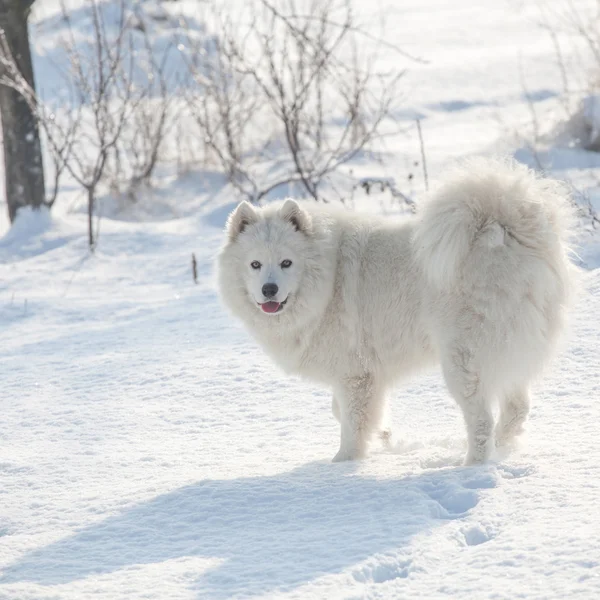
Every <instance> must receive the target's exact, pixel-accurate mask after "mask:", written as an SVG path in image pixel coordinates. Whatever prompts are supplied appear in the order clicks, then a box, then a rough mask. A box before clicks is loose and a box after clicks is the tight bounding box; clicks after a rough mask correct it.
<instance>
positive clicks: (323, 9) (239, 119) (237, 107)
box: [187, 0, 403, 202]
mask: <svg viewBox="0 0 600 600" xmlns="http://www.w3.org/2000/svg"><path fill="white" fill-rule="evenodd" d="M208 11H209V13H210V15H209V17H208V19H207V20H209V21H210V22H212V23H214V29H215V37H214V38H213V39H212V41H211V42H210V43H209V44H208V45H205V42H204V41H203V46H202V47H198V44H197V42H196V40H195V39H193V38H192V37H190V39H189V40H188V45H189V47H190V53H189V61H190V62H189V66H190V71H191V74H192V76H193V80H194V82H195V83H196V86H195V87H194V88H188V93H187V99H188V105H189V109H190V111H191V114H192V115H193V117H194V119H195V121H196V123H197V125H198V127H199V132H200V135H201V136H202V137H203V139H204V141H205V144H206V147H207V152H208V156H209V159H210V160H212V161H214V162H215V163H217V164H218V165H219V166H220V167H221V168H222V169H223V170H224V171H225V172H226V173H227V175H228V178H229V181H230V182H231V183H232V185H234V186H235V187H236V188H237V190H238V191H239V192H240V193H241V194H242V195H243V196H245V197H246V198H248V199H250V200H251V201H253V202H259V201H260V200H261V199H262V198H264V197H265V196H266V195H267V194H269V193H270V192H271V191H273V190H275V189H276V188H279V187H283V186H287V187H288V188H294V189H296V190H298V189H300V190H303V192H304V193H305V194H306V195H308V196H310V197H312V198H314V199H315V200H323V199H324V198H323V196H322V194H321V193H320V190H321V187H322V186H323V184H324V183H325V182H326V181H327V182H329V183H332V178H331V176H332V175H333V174H334V173H336V174H339V173H340V172H341V168H342V167H343V166H344V165H346V164H347V163H349V162H350V161H351V160H352V159H354V158H356V157H357V156H359V155H360V154H361V153H365V152H368V151H370V150H372V149H373V146H374V144H375V142H376V141H377V140H378V139H380V138H381V136H382V129H383V128H382V125H383V123H384V121H385V120H386V119H387V118H388V117H390V116H391V113H392V109H393V106H394V102H396V101H397V100H398V98H399V86H398V83H399V81H400V78H401V76H402V74H403V72H402V71H401V72H382V71H379V70H377V58H378V56H377V44H374V46H375V49H374V50H373V51H365V50H364V48H361V47H360V41H361V37H362V36H368V34H367V32H366V30H364V29H361V27H360V26H359V25H358V24H357V22H356V19H355V16H354V13H353V12H352V8H351V6H350V4H347V3H344V4H342V5H340V4H339V3H337V2H334V1H333V0H313V1H312V2H311V3H310V5H308V6H305V10H304V11H302V10H300V8H299V7H298V6H297V5H296V3H295V2H294V0H288V1H286V2H281V3H279V2H278V3H277V4H275V3H271V2H269V1H268V0H258V1H257V2H253V3H250V4H249V5H248V6H247V7H246V10H245V12H243V13H242V14H237V15H236V18H235V19H234V17H233V16H232V15H233V13H232V12H231V11H225V10H224V9H223V8H221V7H220V5H219V4H218V3H217V2H213V3H211V4H210V5H209V9H208ZM362 41H364V40H362ZM398 52H401V51H400V50H399V49H398Z"/></svg>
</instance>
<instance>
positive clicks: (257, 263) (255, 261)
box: [250, 260, 262, 269]
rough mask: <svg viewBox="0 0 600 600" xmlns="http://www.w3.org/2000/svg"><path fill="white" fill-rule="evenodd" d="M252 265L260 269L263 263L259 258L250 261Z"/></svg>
mask: <svg viewBox="0 0 600 600" xmlns="http://www.w3.org/2000/svg"><path fill="white" fill-rule="evenodd" d="M250 266H251V267H252V268H253V269H260V268H261V267H262V265H261V264H260V263H259V262H258V261H257V260H253V261H252V262H251V263H250Z"/></svg>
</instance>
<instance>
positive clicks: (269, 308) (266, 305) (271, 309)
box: [258, 296, 289, 314]
mask: <svg viewBox="0 0 600 600" xmlns="http://www.w3.org/2000/svg"><path fill="white" fill-rule="evenodd" d="M288 297H289V296H288ZM287 301H288V299H287V298H286V299H285V300H284V301H283V302H273V301H272V300H271V301H270V302H263V303H262V304H261V303H260V302H259V303H258V305H259V306H260V307H261V309H262V311H263V312H266V313H269V314H273V313H276V312H279V311H280V310H282V309H283V307H284V306H285V303H286V302H287Z"/></svg>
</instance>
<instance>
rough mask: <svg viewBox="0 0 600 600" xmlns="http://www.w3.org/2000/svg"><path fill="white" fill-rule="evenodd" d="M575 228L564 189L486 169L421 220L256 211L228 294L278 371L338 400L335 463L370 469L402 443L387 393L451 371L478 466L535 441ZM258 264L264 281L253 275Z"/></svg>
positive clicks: (240, 215) (232, 241)
mask: <svg viewBox="0 0 600 600" xmlns="http://www.w3.org/2000/svg"><path fill="white" fill-rule="evenodd" d="M242 222H243V223H244V225H243V227H241V228H240V223H242ZM570 224H571V206H570V203H569V199H568V196H567V194H566V193H565V191H564V190H563V189H562V187H561V186H560V185H559V184H557V183H556V182H552V181H549V180H545V179H542V178H539V177H537V176H536V175H534V174H533V173H532V172H531V171H528V170H527V169H526V168H525V167H523V166H519V165H516V164H507V163H505V162H500V161H490V160H483V159H479V160H475V161H471V162H468V163H466V164H465V165H464V166H463V167H462V168H459V169H457V170H456V171H455V172H454V173H453V174H451V176H450V177H449V178H448V180H447V181H446V182H445V183H443V184H442V185H441V186H440V187H439V189H438V190H437V191H436V192H435V193H433V194H432V195H431V196H430V198H428V199H427V201H426V202H425V204H424V206H423V208H422V210H421V212H420V214H419V215H417V217H416V218H414V219H412V220H410V221H408V222H407V221H403V222H399V221H394V220H392V219H389V218H371V217H365V216H364V215H358V214H355V213H350V212H347V211H344V210H342V209H333V208H324V207H322V206H319V205H316V204H314V203H313V204H308V203H307V204H304V203H303V204H298V203H296V202H294V201H291V200H288V201H286V202H285V203H284V204H283V205H280V204H278V205H270V206H267V207H265V208H261V209H257V208H254V207H252V206H250V205H249V204H247V203H244V204H242V205H240V207H238V209H236V211H234V213H233V214H232V216H231V217H230V221H229V223H228V232H229V236H228V241H227V243H226V244H225V246H224V248H223V249H222V251H221V253H220V255H219V259H218V266H219V287H220V291H221V295H222V297H223V300H224V301H225V303H226V304H227V306H228V307H229V308H230V310H231V311H232V312H233V313H234V314H235V315H236V316H237V317H239V318H240V319H242V321H243V322H244V323H245V325H246V327H247V328H248V330H249V331H250V333H251V334H252V335H253V336H254V337H255V338H256V339H257V341H258V342H259V343H260V344H261V345H262V346H263V347H264V348H265V350H266V351H267V352H268V353H269V354H270V355H271V357H272V358H273V359H274V360H275V361H276V362H277V363H279V364H280V365H281V366H282V367H283V368H284V369H286V370H287V371H288V372H292V373H296V374H299V375H302V376H305V377H307V378H310V379H312V380H314V381H318V382H321V383H323V384H325V385H328V386H331V388H332V389H333V403H332V407H333V412H334V415H335V416H336V418H337V419H338V420H339V421H340V424H341V444H340V450H339V452H338V453H337V455H336V456H335V458H334V460H347V459H355V458H360V457H362V456H364V454H365V453H366V450H367V445H368V442H369V440H370V438H371V437H372V435H373V434H374V433H376V432H379V434H380V436H381V437H382V439H388V438H389V431H387V430H385V431H384V430H383V429H382V428H383V420H384V414H385V397H386V393H387V391H388V390H389V388H390V387H391V386H392V385H393V384H394V383H395V382H396V381H397V380H398V379H400V378H401V377H402V376H404V375H406V374H408V373H410V372H412V371H415V370H416V369H419V368H422V367H424V366H426V365H428V364H432V363H435V362H439V363H440V364H441V366H442V370H443V374H444V377H445V380H446V383H447V386H448V389H449V391H450V393H451V394H452V395H453V397H454V398H455V400H456V401H457V403H458V405H459V406H460V407H461V409H462V411H463V415H464V419H465V424H466V428H467V435H468V453H467V457H466V459H465V462H466V463H467V464H470V463H476V462H481V461H484V460H486V459H487V458H488V457H489V455H490V451H491V447H492V445H493V442H494V438H495V440H496V443H497V444H503V443H505V442H507V441H509V440H510V439H512V438H513V437H514V436H515V435H517V434H518V433H520V432H521V428H522V425H523V422H524V420H525V418H526V417H527V413H528V410H529V402H530V399H529V385H530V383H531V381H532V380H533V379H534V378H535V377H536V376H537V375H538V374H539V373H540V371H541V369H542V367H543V366H544V364H545V363H546V362H547V360H548V359H549V358H550V356H551V354H552V351H553V349H554V348H555V346H556V343H557V340H558V337H559V334H560V332H561V331H562V329H563V327H564V321H565V312H566V305H567V303H568V299H569V291H570V288H571V275H572V271H571V269H572V267H571V266H570V262H569V260H568V258H567V255H566V253H567V248H566V242H567V238H568V235H569V229H570ZM285 259H288V260H291V261H292V266H291V267H290V268H289V269H285V270H284V269H282V268H280V266H279V265H280V264H281V262H282V261H283V260H285ZM254 260H258V261H260V262H261V264H263V265H264V270H263V268H261V269H260V272H257V271H256V270H254V269H252V268H251V267H250V263H251V262H252V261H254ZM266 281H268V282H274V283H276V284H277V285H278V286H279V288H280V289H279V293H278V296H277V298H276V300H277V301H279V302H282V301H283V300H284V299H285V298H287V303H286V304H285V306H284V307H283V308H282V310H281V311H280V312H277V313H275V314H265V313H264V312H262V311H261V309H260V306H259V304H258V303H259V302H264V301H265V298H263V297H262V294H261V286H262V284H263V283H264V282H266ZM495 402H498V403H499V405H500V416H499V419H498V423H497V424H496V426H495V432H494V419H493V412H492V411H493V405H494V403H495ZM494 433H495V435H494Z"/></svg>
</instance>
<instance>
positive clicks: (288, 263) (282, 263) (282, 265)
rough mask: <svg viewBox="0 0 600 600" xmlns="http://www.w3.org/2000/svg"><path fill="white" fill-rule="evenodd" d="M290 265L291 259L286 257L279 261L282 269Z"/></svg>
mask: <svg viewBox="0 0 600 600" xmlns="http://www.w3.org/2000/svg"><path fill="white" fill-rule="evenodd" d="M291 266H292V261H291V260H288V259H287V258H286V259H285V260H284V261H282V262H281V268H282V269H287V268H288V267H291Z"/></svg>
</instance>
